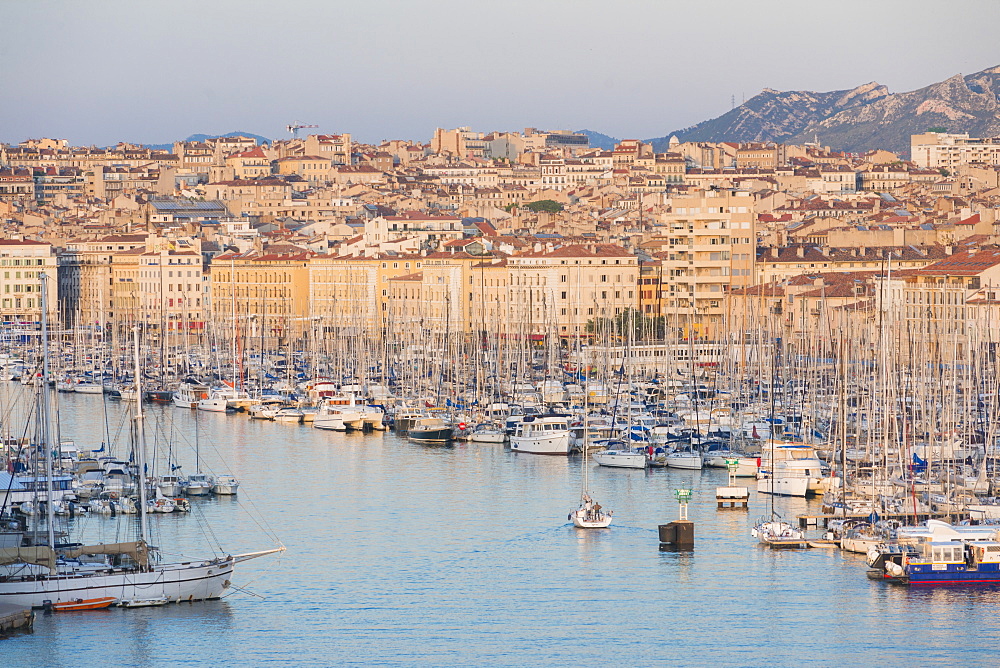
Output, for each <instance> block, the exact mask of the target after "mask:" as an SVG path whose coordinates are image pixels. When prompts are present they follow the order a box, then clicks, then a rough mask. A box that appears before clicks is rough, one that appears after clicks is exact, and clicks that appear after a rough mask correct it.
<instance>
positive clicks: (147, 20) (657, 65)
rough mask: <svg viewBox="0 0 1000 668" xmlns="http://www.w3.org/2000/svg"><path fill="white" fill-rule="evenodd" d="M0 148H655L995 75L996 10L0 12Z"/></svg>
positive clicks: (380, 1) (170, 6)
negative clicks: (773, 106) (692, 133)
mask: <svg viewBox="0 0 1000 668" xmlns="http://www.w3.org/2000/svg"><path fill="white" fill-rule="evenodd" d="M0 27H2V34H3V37H2V39H0V141H4V142H18V141H21V140H23V139H25V138H28V137H40V136H48V137H60V138H66V139H69V140H70V142H71V143H73V144H98V145H105V144H111V143H114V142H116V141H120V140H121V141H139V142H147V143H161V142H169V141H173V140H175V139H182V138H184V137H186V136H188V135H189V134H191V133H194V132H205V133H225V132H229V131H233V130H243V131H248V132H255V133H257V134H261V135H264V136H267V137H286V136H288V135H287V133H286V131H285V126H286V125H287V124H288V123H290V122H292V121H295V120H301V121H303V122H306V123H315V124H318V125H319V126H320V128H319V131H321V132H330V133H336V132H350V133H352V134H353V135H354V136H355V138H357V139H358V140H361V141H366V142H377V141H379V140H381V139H385V138H406V139H415V140H421V141H427V140H429V139H430V136H431V134H432V132H433V130H434V128H435V127H438V126H440V127H457V126H462V125H469V126H472V127H473V128H474V129H477V130H484V131H488V130H519V129H522V128H524V127H527V126H534V127H539V128H545V129H572V130H577V129H582V128H588V129H592V130H597V131H600V132H605V133H607V134H611V135H614V136H617V137H635V138H649V137H655V136H661V135H664V134H666V133H668V132H670V131H672V130H676V129H679V128H682V127H686V126H688V125H692V124H694V123H697V122H699V121H702V120H705V119H707V118H711V117H714V116H718V115H719V114H722V113H724V112H725V111H727V110H728V109H729V108H730V96H732V95H735V96H736V100H737V103H739V102H740V101H741V100H742V98H743V96H744V95H745V96H746V97H747V98H750V97H752V96H753V95H755V94H757V93H758V92H760V90H761V89H762V88H765V87H769V88H775V89H778V90H789V89H805V90H821V91H822V90H837V89H843V88H852V87H854V86H856V85H859V84H862V83H865V82H868V81H872V80H874V81H878V82H879V83H882V84H885V85H886V86H888V87H889V89H890V90H891V91H894V92H899V91H906V90H912V89H914V88H919V87H922V86H924V85H926V84H929V83H932V82H935V81H939V80H942V79H945V78H947V77H949V76H951V75H953V74H956V73H962V74H969V73H972V72H977V71H979V70H982V69H985V68H987V67H991V66H995V65H998V64H1000V41H998V40H997V37H996V30H997V28H998V27H1000V1H998V0H951V1H950V2H945V3H941V2H927V1H925V0H901V1H895V0H839V1H838V0H834V1H826V2H813V1H810V0H799V1H797V2H794V1H792V0H782V1H778V0H762V1H757V2H753V1H750V0H747V1H729V0H604V1H600V2H594V1H589V0H575V1H569V0H565V1H564V0H530V1H523V0H495V1H494V2H483V1H481V0H464V1H461V2H459V1H452V0H408V1H402V0H395V1H392V0H357V1H347V2H340V1H337V0H271V1H270V2H247V1H245V0H241V1H235V0H169V1H160V0H148V1H147V0H111V1H109V0H62V1H59V0H49V1H46V0H0Z"/></svg>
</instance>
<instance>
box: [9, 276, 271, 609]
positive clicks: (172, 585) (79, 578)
mask: <svg viewBox="0 0 1000 668" xmlns="http://www.w3.org/2000/svg"><path fill="white" fill-rule="evenodd" d="M41 277H42V279H43V281H42V332H41V334H42V350H43V371H42V382H41V383H40V384H39V385H38V397H39V408H40V411H39V418H40V419H41V420H42V428H41V430H40V433H41V440H42V443H41V444H40V445H41V446H42V451H43V452H44V453H45V468H46V473H47V474H48V475H47V476H46V480H47V482H46V488H47V489H46V491H47V494H48V498H52V482H51V481H52V478H51V471H52V438H51V424H50V418H49V402H48V401H47V400H46V399H47V398H46V397H45V388H47V387H48V380H49V364H48V361H49V356H48V353H49V350H48V322H47V313H48V309H47V299H46V294H47V290H46V287H45V275H44V274H42V275H41ZM133 331H134V332H135V365H136V373H135V378H136V382H137V383H139V382H141V378H142V375H141V373H140V372H139V345H138V343H139V341H138V339H139V335H138V328H136V329H134V330H133ZM139 396H140V397H141V396H142V394H141V393H139ZM135 423H136V433H137V435H138V436H139V438H138V439H137V443H136V446H137V447H136V451H137V460H138V470H139V472H140V473H139V475H140V477H141V481H140V484H139V485H138V487H139V497H140V503H139V538H138V540H135V541H130V542H119V543H108V544H100V545H80V544H79V543H73V544H69V545H58V544H57V543H56V540H55V528H54V526H55V521H54V520H55V518H54V512H53V508H52V506H53V504H51V503H46V504H45V506H46V512H47V514H48V517H47V519H48V522H47V527H48V544H47V545H35V546H32V547H22V546H18V547H9V548H5V549H2V550H0V575H3V577H2V578H0V603H9V604H14V605H22V606H31V607H36V608H39V607H43V606H45V605H53V606H55V605H58V604H60V603H69V602H75V601H78V600H81V599H82V600H84V601H89V600H94V599H102V598H114V599H117V600H121V601H131V600H134V599H149V598H166V599H167V600H169V601H196V600H207V599H217V598H220V597H221V596H222V594H223V592H224V591H225V590H226V589H227V588H228V587H229V585H230V581H231V579H232V575H233V570H234V568H235V567H236V564H238V563H240V562H243V561H247V560H249V559H254V558H256V557H261V556H264V555H267V554H274V553H278V552H283V551H284V550H285V547H284V546H283V545H279V546H278V547H277V548H273V549H270V550H263V551H259V552H251V553H247V554H238V555H226V556H224V557H216V558H212V559H204V560H190V561H185V562H181V563H164V562H162V561H160V557H161V553H160V551H159V549H158V548H153V547H151V546H150V545H149V540H148V536H149V527H148V523H147V517H146V512H145V511H146V479H145V475H144V473H143V472H144V471H145V465H146V462H145V453H144V451H143V450H144V448H143V439H142V426H143V415H142V402H141V401H136V414H135Z"/></svg>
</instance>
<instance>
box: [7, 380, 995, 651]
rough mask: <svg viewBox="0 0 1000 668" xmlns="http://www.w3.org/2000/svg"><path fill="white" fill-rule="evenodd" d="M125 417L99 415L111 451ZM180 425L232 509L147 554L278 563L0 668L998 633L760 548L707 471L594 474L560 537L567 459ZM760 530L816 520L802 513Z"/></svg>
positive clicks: (66, 628) (794, 505)
mask: <svg viewBox="0 0 1000 668" xmlns="http://www.w3.org/2000/svg"><path fill="white" fill-rule="evenodd" d="M62 398H63V410H62V434H63V437H64V438H75V439H76V440H77V442H78V443H80V444H88V445H89V444H96V443H99V442H100V441H101V440H102V434H103V433H104V431H105V420H104V418H103V409H102V408H101V398H100V397H93V396H73V395H63V397H62ZM120 410H121V409H120V408H119V407H117V406H114V405H109V409H108V414H109V419H108V424H110V425H111V427H110V428H111V431H112V434H114V433H115V432H116V431H117V430H118V429H119V426H120V425H121V424H122V422H121V418H120ZM148 418H149V424H150V427H151V429H150V431H151V432H154V433H156V434H158V435H157V436H156V440H157V441H158V443H157V447H162V444H163V443H164V437H165V436H166V435H171V436H172V439H171V440H172V442H173V443H174V447H175V448H176V449H177V450H178V452H179V457H180V459H181V461H182V462H183V463H184V464H185V468H186V469H187V470H188V471H191V470H193V463H194V433H195V426H194V420H195V413H194V412H189V411H182V410H180V409H175V408H172V407H166V408H153V409H150V411H149V415H148ZM13 419H14V418H13V417H12V418H11V420H13ZM197 419H198V433H199V443H200V446H201V454H202V457H203V459H204V461H205V462H206V463H207V468H209V469H210V470H211V471H212V472H214V473H224V472H227V471H230V472H232V473H233V474H235V475H236V476H237V477H238V478H239V479H240V480H241V481H242V483H243V487H242V488H241V490H240V494H239V497H238V498H237V499H226V498H223V499H215V500H212V499H207V500H197V501H194V502H193V503H195V505H196V506H197V507H196V512H192V513H191V514H190V515H187V516H184V515H168V516H156V517H154V518H152V520H153V524H154V530H155V539H154V542H157V543H158V544H159V545H160V546H161V547H162V548H163V549H165V550H173V551H177V552H182V553H184V554H187V555H190V556H207V555H209V554H212V553H213V551H212V545H213V544H214V543H217V544H221V545H222V546H223V547H224V548H225V549H226V550H227V551H230V552H233V553H236V552H244V551H252V550H258V549H266V548H268V547H271V546H272V545H273V541H272V540H271V539H270V538H269V534H268V531H269V530H270V531H273V532H274V533H276V534H277V536H278V537H279V538H280V539H281V541H282V542H283V543H284V544H285V545H286V546H287V547H288V551H287V552H286V553H285V554H284V555H283V556H282V557H281V558H280V559H278V558H275V557H264V558H262V559H258V560H255V561H251V562H247V563H244V564H241V565H239V566H238V567H237V577H236V578H235V584H237V585H239V586H241V587H244V588H245V590H246V591H245V592H235V591H234V592H233V593H232V594H231V595H229V596H228V597H226V598H224V599H223V600H221V601H216V602H208V603H195V604H177V605H170V606H166V607H163V608H146V609H138V610H120V609H114V610H107V611H92V612H82V613H73V614H60V615H51V616H44V615H42V614H39V615H38V617H37V619H36V624H35V629H34V631H33V632H32V633H30V634H22V635H15V636H13V637H10V638H8V639H6V640H3V641H2V642H0V652H2V653H0V665H2V666H32V667H37V666H40V665H42V666H48V665H52V666H57V665H59V666H67V665H91V666H100V665H129V666H158V665H197V666H200V665H213V666H235V665H240V666H244V665H245V666H257V665H268V664H281V665H295V666H326V665H372V664H378V665H392V666H410V665H433V666H438V665H510V666H524V665H544V666H562V665H567V666H570V665H571V666H577V665H590V666H599V665H622V666H626V665H627V666H647V665H678V666H703V665H725V666H729V665H747V666H764V665H768V666H793V665H794V666H803V665H820V666H827V665H842V666H853V665H864V666H878V665H902V664H904V663H906V664H910V665H920V666H922V665H929V664H959V663H971V664H976V665H979V664H983V663H990V662H992V661H991V660H990V659H988V658H987V657H988V656H989V655H986V654H984V653H983V652H985V651H986V650H987V648H990V647H992V646H993V640H992V639H993V638H995V637H996V635H997V632H998V630H1000V591H998V590H996V589H931V590H919V589H913V590H910V589H905V588H893V587H886V586H884V585H882V584H881V583H872V582H869V581H868V580H867V578H866V577H865V566H864V562H863V560H862V558H861V557H860V556H857V557H856V556H850V555H842V554H840V553H839V552H835V551H830V550H811V551H789V552H774V551H768V550H764V549H761V548H759V547H758V546H757V545H756V544H755V543H754V541H753V540H752V539H751V538H750V535H749V529H750V526H751V524H752V523H753V520H754V519H755V518H756V517H757V516H758V515H760V514H762V513H763V512H765V510H766V500H765V499H764V498H761V497H753V498H752V499H751V510H750V512H749V513H747V512H743V511H717V510H716V509H715V501H714V488H715V486H717V485H719V484H725V480H726V476H725V472H724V471H716V470H706V471H704V472H700V473H699V472H686V471H676V470H656V471H650V472H643V471H616V470H608V469H601V468H599V467H594V468H593V469H592V470H591V475H590V480H591V490H592V492H593V493H594V494H595V496H596V497H597V498H598V499H599V500H600V501H601V503H602V504H604V505H605V506H606V507H608V508H612V509H613V510H614V512H615V524H614V525H613V526H612V528H611V529H609V530H606V531H589V532H588V531H580V530H577V529H574V528H573V527H572V526H571V525H569V524H568V523H567V522H566V514H567V513H568V512H569V511H570V510H571V509H572V508H573V507H574V506H575V504H576V503H577V501H578V498H579V493H580V484H581V475H582V473H581V460H580V459H579V458H571V459H568V460H567V459H564V458H554V457H553V458H549V457H538V456H531V455H514V454H512V453H510V452H509V451H508V450H506V449H505V448H504V447H503V446H497V445H486V444H468V445H466V444H460V445H456V446H455V447H453V448H430V447H425V446H419V445H414V444H411V443H409V442H407V441H405V440H401V439H398V438H396V437H395V436H394V435H393V434H391V433H387V434H371V435H359V434H346V435H345V434H336V433H330V432H320V431H318V430H313V429H312V428H311V427H305V426H294V425H281V424H274V423H263V422H255V421H250V420H248V419H246V418H245V417H243V416H228V417H227V416H224V415H216V414H206V413H199V414H197ZM119 438H124V437H123V436H120V437H119ZM151 440H152V436H151ZM687 486H689V487H692V488H693V489H694V490H695V492H694V501H693V503H692V505H691V508H690V512H691V519H693V520H694V521H695V522H696V533H697V536H696V540H697V545H696V550H695V551H694V552H693V553H671V552H660V551H659V550H658V542H657V534H656V526H657V524H659V523H662V522H665V521H669V520H671V519H675V518H676V516H677V507H676V506H677V504H676V502H675V501H674V499H673V490H674V489H675V488H677V487H687ZM776 508H777V510H778V511H779V512H781V513H782V514H784V515H785V516H788V517H790V516H794V515H795V514H796V513H800V512H804V511H805V510H806V509H807V508H810V509H812V510H818V507H817V506H816V505H815V502H813V505H811V506H807V504H806V502H804V501H801V500H799V501H794V500H785V501H779V502H777V504H776ZM133 521H134V520H133ZM70 527H71V529H72V530H73V531H74V532H77V534H83V535H86V536H87V537H88V538H89V539H90V540H95V539H101V540H111V539H113V538H115V537H125V532H126V529H125V528H119V527H118V525H117V523H116V522H114V521H113V520H110V519H107V518H100V517H91V518H84V519H77V520H74V521H73V524H71V525H70ZM116 532H117V533H116Z"/></svg>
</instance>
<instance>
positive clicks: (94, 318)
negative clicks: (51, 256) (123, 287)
mask: <svg viewBox="0 0 1000 668" xmlns="http://www.w3.org/2000/svg"><path fill="white" fill-rule="evenodd" d="M147 243H149V237H148V235H146V234H116V235H110V236H107V237H102V238H100V239H94V240H70V241H68V242H67V243H66V246H65V248H64V249H63V250H62V252H60V253H59V310H60V315H61V317H62V322H63V323H64V324H65V325H66V326H67V327H76V326H89V325H97V324H102V323H106V322H108V321H109V319H111V318H112V317H113V313H114V294H113V289H114V282H113V281H112V271H111V268H112V258H113V256H114V255H115V254H116V253H121V252H123V251H131V250H135V249H136V248H143V249H144V248H145V247H146V244H147ZM151 245H152V244H151Z"/></svg>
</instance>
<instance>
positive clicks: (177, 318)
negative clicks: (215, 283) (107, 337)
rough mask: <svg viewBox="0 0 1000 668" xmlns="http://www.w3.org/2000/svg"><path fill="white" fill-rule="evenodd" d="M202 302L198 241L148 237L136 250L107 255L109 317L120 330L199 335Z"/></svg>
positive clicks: (202, 326) (203, 319) (203, 311)
mask: <svg viewBox="0 0 1000 668" xmlns="http://www.w3.org/2000/svg"><path fill="white" fill-rule="evenodd" d="M205 301H206V295H205V281H204V278H203V276H202V257H201V242H200V240H198V239H166V238H162V237H150V238H149V239H148V240H147V243H146V244H143V246H141V247H136V248H133V249H131V250H125V251H118V252H116V253H114V254H113V255H112V258H111V302H112V317H113V319H114V322H115V323H116V324H117V325H118V326H119V327H121V328H123V329H127V328H129V327H131V326H132V325H133V324H136V323H138V324H141V325H142V326H143V327H144V329H145V330H146V331H148V332H150V333H159V334H163V335H171V334H180V333H183V332H188V333H200V332H202V331H203V330H204V329H205V322H206V317H207V312H208V309H207V304H206V303H205Z"/></svg>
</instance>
